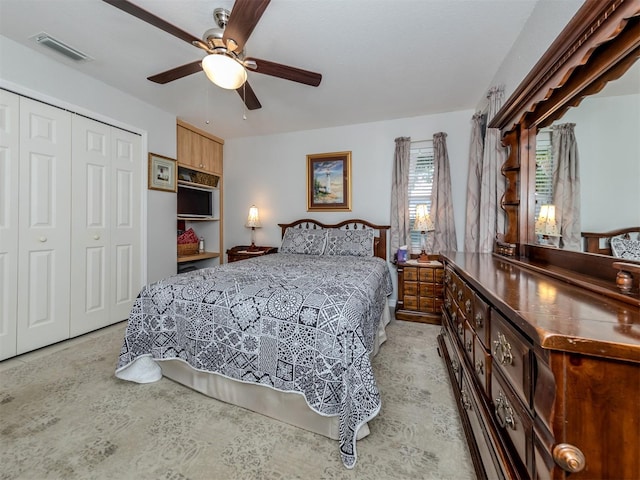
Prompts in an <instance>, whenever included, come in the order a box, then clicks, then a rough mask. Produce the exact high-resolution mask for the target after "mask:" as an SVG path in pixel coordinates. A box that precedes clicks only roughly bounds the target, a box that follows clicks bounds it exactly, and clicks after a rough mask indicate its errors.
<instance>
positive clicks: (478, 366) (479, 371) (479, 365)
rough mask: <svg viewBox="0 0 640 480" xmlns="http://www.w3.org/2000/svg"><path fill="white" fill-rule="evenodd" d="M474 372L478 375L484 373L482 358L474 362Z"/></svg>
mask: <svg viewBox="0 0 640 480" xmlns="http://www.w3.org/2000/svg"><path fill="white" fill-rule="evenodd" d="M476 373H477V374H478V375H484V362H483V361H482V360H478V361H477V362H476Z"/></svg>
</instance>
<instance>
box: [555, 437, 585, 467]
mask: <svg viewBox="0 0 640 480" xmlns="http://www.w3.org/2000/svg"><path fill="white" fill-rule="evenodd" d="M553 460H554V461H555V462H556V464H558V466H559V467H560V468H562V469H563V470H564V471H565V472H571V473H575V472H579V471H581V470H583V469H584V467H585V466H586V464H587V461H586V459H585V458H584V453H582V451H580V449H579V448H578V447H576V446H574V445H571V444H569V443H559V444H558V445H556V446H555V447H553Z"/></svg>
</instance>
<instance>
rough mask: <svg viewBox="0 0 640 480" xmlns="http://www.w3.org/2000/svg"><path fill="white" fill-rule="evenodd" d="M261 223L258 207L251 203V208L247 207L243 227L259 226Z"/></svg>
mask: <svg viewBox="0 0 640 480" xmlns="http://www.w3.org/2000/svg"><path fill="white" fill-rule="evenodd" d="M261 226H262V225H260V217H259V216H258V207H256V206H255V205H251V208H249V216H248V217H247V223H246V224H245V227H248V228H260V227H261Z"/></svg>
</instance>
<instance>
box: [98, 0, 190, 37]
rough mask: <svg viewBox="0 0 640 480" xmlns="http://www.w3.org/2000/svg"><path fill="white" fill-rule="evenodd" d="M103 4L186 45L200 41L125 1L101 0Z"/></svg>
mask: <svg viewBox="0 0 640 480" xmlns="http://www.w3.org/2000/svg"><path fill="white" fill-rule="evenodd" d="M102 1H103V2H106V3H108V4H109V5H113V6H114V7H116V8H119V9H120V10H122V11H123V12H127V13H128V14H130V15H133V16H134V17H137V18H139V19H140V20H142V21H143V22H147V23H149V24H151V25H153V26H154V27H158V28H159V29H160V30H164V31H165V32H167V33H170V34H171V35H173V36H175V37H178V38H179V39H180V40H184V41H185V42H187V43H190V44H193V42H194V41H195V42H199V41H200V39H199V38H197V37H194V36H193V35H191V34H190V33H187V32H185V31H184V30H181V29H179V28H178V27H176V26H175V25H171V24H170V23H169V22H166V21H164V20H162V19H161V18H159V17H156V16H155V15H154V14H153V13H151V12H148V11H146V10H145V9H143V8H140V7H138V6H137V5H134V4H133V3H131V2H128V1H127V0H102Z"/></svg>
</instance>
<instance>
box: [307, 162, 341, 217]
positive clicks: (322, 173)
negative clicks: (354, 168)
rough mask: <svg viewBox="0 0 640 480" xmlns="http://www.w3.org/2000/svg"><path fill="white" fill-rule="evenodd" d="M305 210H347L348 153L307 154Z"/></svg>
mask: <svg viewBox="0 0 640 480" xmlns="http://www.w3.org/2000/svg"><path fill="white" fill-rule="evenodd" d="M307 211H309V212H311V211H316V212H350V211H351V152H333V153H318V154H313V155H307Z"/></svg>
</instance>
